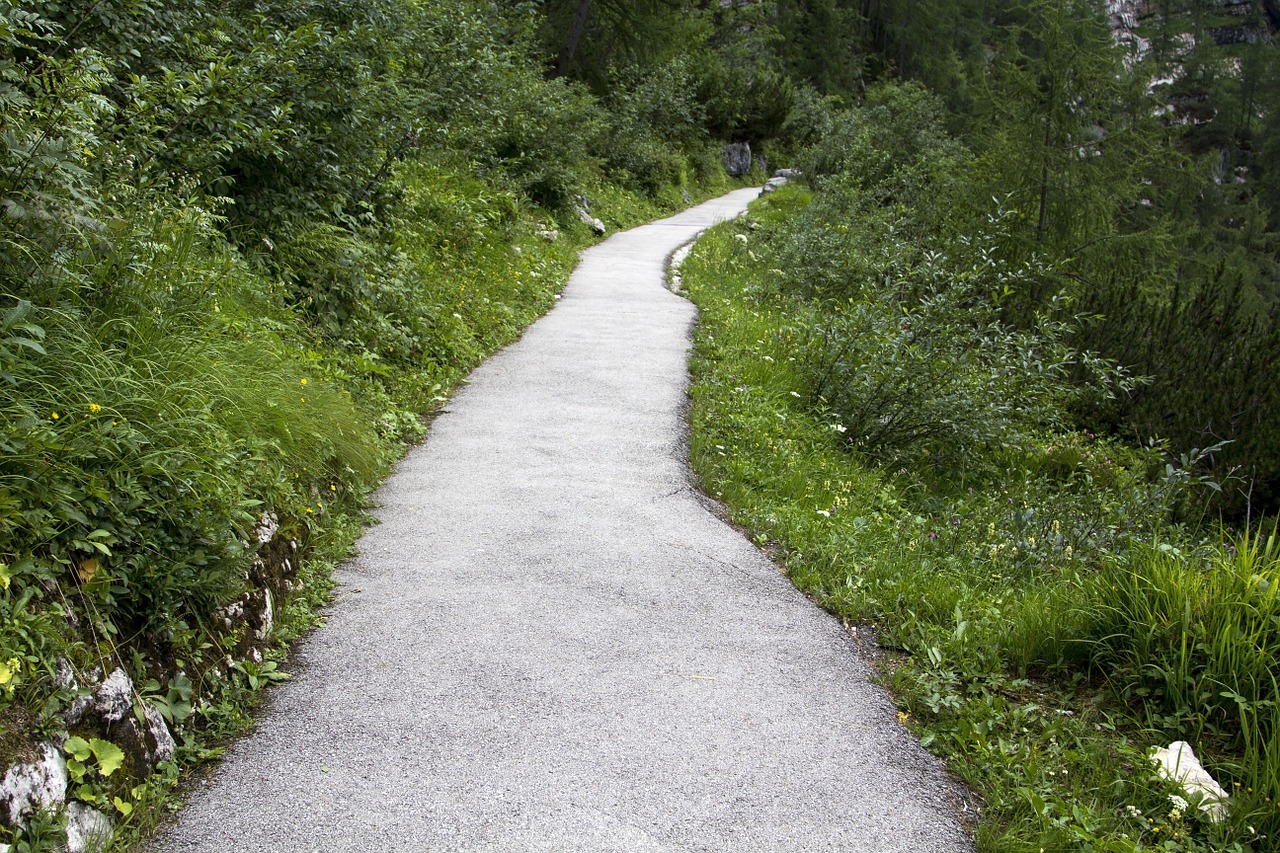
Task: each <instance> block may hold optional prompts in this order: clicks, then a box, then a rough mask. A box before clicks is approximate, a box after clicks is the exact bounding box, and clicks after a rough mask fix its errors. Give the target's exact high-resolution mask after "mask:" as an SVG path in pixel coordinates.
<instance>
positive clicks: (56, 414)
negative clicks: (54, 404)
mask: <svg viewBox="0 0 1280 853" xmlns="http://www.w3.org/2000/svg"><path fill="white" fill-rule="evenodd" d="M49 417H50V418H52V419H53V420H55V421H56V420H57V419H58V418H59V417H61V416H60V415H59V414H58V413H57V412H53V413H51V414H50V415H49Z"/></svg>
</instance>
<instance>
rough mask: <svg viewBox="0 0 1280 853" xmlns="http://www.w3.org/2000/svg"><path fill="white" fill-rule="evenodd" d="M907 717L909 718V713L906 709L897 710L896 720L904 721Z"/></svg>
mask: <svg viewBox="0 0 1280 853" xmlns="http://www.w3.org/2000/svg"><path fill="white" fill-rule="evenodd" d="M909 719H911V715H910V714H908V713H907V712H906V711H899V712H898V722H900V723H905V722H906V721H907V720H909Z"/></svg>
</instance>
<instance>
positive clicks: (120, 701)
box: [93, 667, 133, 723]
mask: <svg viewBox="0 0 1280 853" xmlns="http://www.w3.org/2000/svg"><path fill="white" fill-rule="evenodd" d="M93 707H94V710H96V711H97V712H98V714H99V716H101V717H102V719H103V720H104V721H105V722H108V723H114V722H118V721H119V720H123V719H124V717H125V715H126V714H128V713H129V709H131V708H132V707H133V681H131V680H130V678H129V676H127V675H125V672H124V670H123V669H120V668H119V667H117V668H116V670H115V671H114V672H112V673H111V674H110V675H108V676H107V679H106V681H104V682H102V684H100V685H98V689H97V690H95V691H94V692H93Z"/></svg>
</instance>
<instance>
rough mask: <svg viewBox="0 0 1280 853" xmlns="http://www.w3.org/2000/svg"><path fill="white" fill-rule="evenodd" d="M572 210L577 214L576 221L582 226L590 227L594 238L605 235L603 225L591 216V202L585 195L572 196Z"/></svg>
mask: <svg viewBox="0 0 1280 853" xmlns="http://www.w3.org/2000/svg"><path fill="white" fill-rule="evenodd" d="M573 209H574V212H576V213H577V214H578V221H579V222H581V223H583V224H584V225H588V226H590V227H591V230H592V231H593V232H595V234H596V236H598V237H603V236H604V233H605V230H606V229H605V227H604V223H603V222H601V221H600V220H599V219H596V218H595V217H594V216H592V215H591V200H590V199H588V198H587V197H586V196H585V195H579V196H574V198H573Z"/></svg>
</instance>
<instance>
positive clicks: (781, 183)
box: [760, 178, 791, 195]
mask: <svg viewBox="0 0 1280 853" xmlns="http://www.w3.org/2000/svg"><path fill="white" fill-rule="evenodd" d="M789 183H791V182H790V181H788V180H787V179H786V178H770V179H769V180H767V181H765V183H764V186H763V187H761V188H760V195H768V194H769V193H771V192H773V191H774V190H776V189H777V188H778V187H785V186H786V185H787V184H789Z"/></svg>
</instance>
